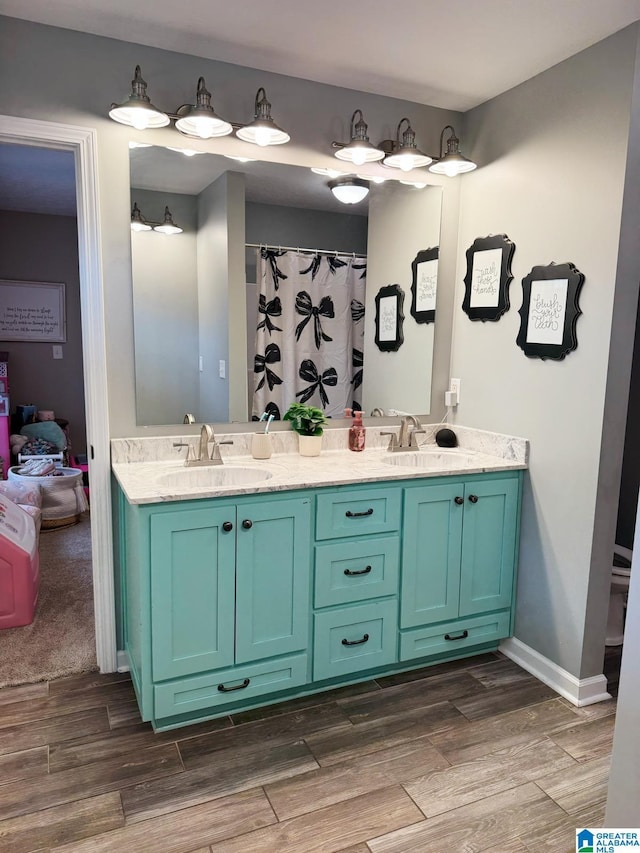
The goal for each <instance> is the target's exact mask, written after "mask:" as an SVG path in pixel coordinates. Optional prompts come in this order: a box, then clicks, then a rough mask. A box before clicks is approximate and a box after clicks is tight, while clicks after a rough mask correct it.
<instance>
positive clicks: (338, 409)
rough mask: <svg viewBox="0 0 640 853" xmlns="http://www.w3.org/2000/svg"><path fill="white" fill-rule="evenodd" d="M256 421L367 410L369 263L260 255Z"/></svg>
mask: <svg viewBox="0 0 640 853" xmlns="http://www.w3.org/2000/svg"><path fill="white" fill-rule="evenodd" d="M257 254H258V264H257V268H258V288H259V303H258V326H257V329H256V356H255V364H254V378H255V386H254V388H255V391H254V396H253V406H252V417H253V418H254V419H255V418H259V417H260V415H261V414H262V412H265V411H266V412H268V413H269V414H273V415H274V416H275V417H276V419H280V418H281V417H282V415H283V414H284V413H285V412H286V410H287V409H288V407H289V406H290V405H291V403H306V404H307V405H310V406H317V407H318V408H320V409H322V410H323V411H324V413H325V414H326V415H327V417H338V418H340V417H344V409H345V408H347V407H349V408H354V409H360V408H362V387H361V386H362V354H363V348H364V300H365V280H366V269H367V267H366V260H364V259H362V258H348V257H338V256H335V255H327V254H321V253H317V254H309V253H299V252H296V251H291V250H289V251H287V250H282V249H267V248H263V249H259V250H257Z"/></svg>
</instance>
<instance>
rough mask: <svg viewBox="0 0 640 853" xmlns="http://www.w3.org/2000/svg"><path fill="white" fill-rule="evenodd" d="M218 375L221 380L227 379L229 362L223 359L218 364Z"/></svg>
mask: <svg viewBox="0 0 640 853" xmlns="http://www.w3.org/2000/svg"><path fill="white" fill-rule="evenodd" d="M218 375H219V376H220V379H226V376H227V362H226V361H225V360H224V359H222V358H221V359H220V361H219V364H218Z"/></svg>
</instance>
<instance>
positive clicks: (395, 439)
mask: <svg viewBox="0 0 640 853" xmlns="http://www.w3.org/2000/svg"><path fill="white" fill-rule="evenodd" d="M380 435H390V436H391V440H390V441H389V447H388V448H387V449H388V450H397V449H398V447H399V446H400V445H399V444H398V436H397V435H396V433H395V432H381V433H380Z"/></svg>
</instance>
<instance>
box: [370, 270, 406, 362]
mask: <svg viewBox="0 0 640 853" xmlns="http://www.w3.org/2000/svg"><path fill="white" fill-rule="evenodd" d="M375 302H376V337H375V341H376V346H377V347H378V349H379V350H380V351H381V352H396V351H397V350H399V349H400V347H401V346H402V343H403V341H404V337H403V333H402V324H403V322H404V314H403V313H402V305H403V302H404V291H403V290H402V288H401V287H400V285H399V284H388V285H387V286H386V287H381V288H380V290H379V291H378V292H377V294H376V299H375Z"/></svg>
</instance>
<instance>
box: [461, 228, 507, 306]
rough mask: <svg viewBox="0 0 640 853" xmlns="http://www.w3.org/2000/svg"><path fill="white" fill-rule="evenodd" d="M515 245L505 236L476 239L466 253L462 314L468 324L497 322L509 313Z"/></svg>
mask: <svg viewBox="0 0 640 853" xmlns="http://www.w3.org/2000/svg"><path fill="white" fill-rule="evenodd" d="M515 249H516V246H515V243H512V242H511V240H510V239H509V238H508V237H507V235H506V234H495V235H490V236H489V237H478V239H477V240H474V241H473V244H472V245H471V246H470V247H469V248H468V249H467V274H466V275H465V277H464V284H465V294H464V300H463V302H462V310H463V311H465V312H466V313H467V315H468V317H469V319H470V320H482V321H483V322H484V321H485V320H499V319H500V317H502V315H503V314H504V313H505V311H508V310H509V284H510V283H511V281H512V280H513V275H512V274H511V259H512V258H513V253H514V252H515Z"/></svg>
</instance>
